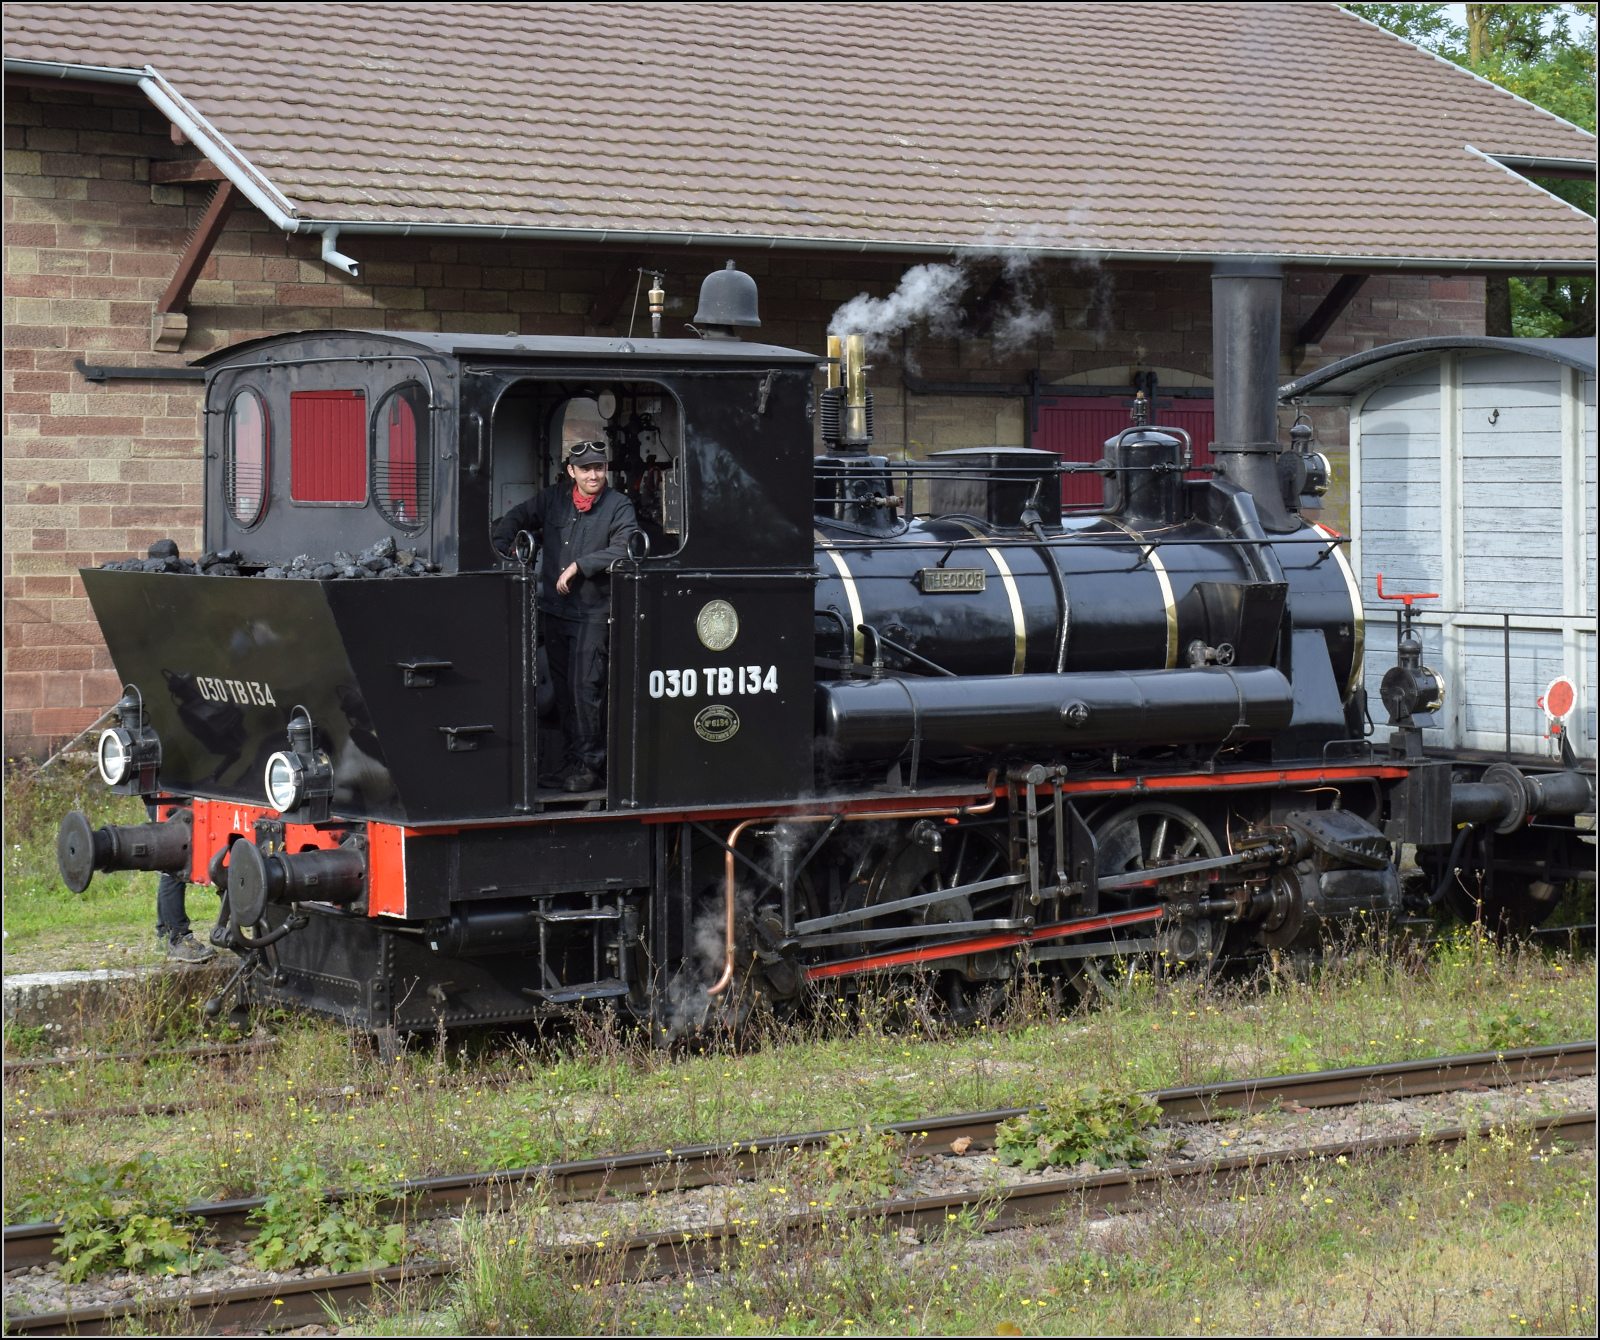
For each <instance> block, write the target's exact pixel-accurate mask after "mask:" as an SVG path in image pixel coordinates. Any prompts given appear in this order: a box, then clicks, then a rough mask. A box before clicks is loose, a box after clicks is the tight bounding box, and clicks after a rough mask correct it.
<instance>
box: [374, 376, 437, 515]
mask: <svg viewBox="0 0 1600 1340" xmlns="http://www.w3.org/2000/svg"><path fill="white" fill-rule="evenodd" d="M428 430H429V419H428V397H427V393H426V392H425V391H424V390H423V389H422V387H421V386H419V385H417V384H416V383H415V382H411V383H408V384H407V385H405V386H400V387H397V388H396V389H395V390H393V391H391V392H390V393H389V394H388V395H387V396H385V397H384V398H383V400H382V401H380V402H379V404H378V409H377V413H375V414H374V415H373V416H372V500H373V502H374V503H375V504H376V505H377V508H378V511H379V512H380V513H382V515H383V517H384V519H385V520H386V521H388V522H389V523H390V524H391V525H394V526H398V527H399V528H400V529H402V530H419V529H421V528H422V526H424V525H425V524H426V523H427V519H428V481H429V478H430V476H431V474H432V470H431V452H430V442H429V432H428Z"/></svg>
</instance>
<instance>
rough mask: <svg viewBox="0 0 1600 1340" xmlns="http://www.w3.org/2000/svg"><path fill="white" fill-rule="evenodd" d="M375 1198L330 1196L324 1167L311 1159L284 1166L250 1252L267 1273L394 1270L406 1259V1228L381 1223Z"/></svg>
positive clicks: (354, 1192) (256, 1216) (255, 1216)
mask: <svg viewBox="0 0 1600 1340" xmlns="http://www.w3.org/2000/svg"><path fill="white" fill-rule="evenodd" d="M376 1202H377V1197H376V1195H375V1194H374V1193H373V1192H372V1191H370V1190H368V1189H364V1188H360V1187H352V1188H347V1189H346V1190H345V1191H344V1192H343V1194H342V1195H340V1196H339V1197H338V1198H335V1197H333V1196H330V1195H329V1194H328V1189H327V1181H326V1176H325V1174H324V1173H323V1171H322V1169H321V1168H320V1167H318V1166H317V1165H316V1164H315V1163H314V1162H312V1161H310V1160H308V1159H296V1160H294V1161H293V1162H290V1163H286V1164H284V1165H282V1166H281V1169H280V1171H279V1173H278V1175H277V1177H276V1178H275V1181H274V1184H273V1186H272V1187H271V1189H270V1190H268V1192H267V1194H266V1197H265V1199H264V1200H263V1202H262V1204H261V1205H260V1206H259V1207H258V1208H257V1209H255V1210H253V1211H251V1214H250V1219H251V1221H252V1222H253V1223H255V1224H256V1225H257V1235H256V1239H255V1241H254V1243H253V1244H252V1245H251V1249H250V1250H251V1254H252V1255H253V1256H254V1257H255V1261H256V1264H257V1265H258V1266H260V1267H261V1269H263V1270H287V1269H288V1268H289V1267H291V1266H299V1265H323V1266H327V1267H328V1269H329V1270H331V1271H333V1272H335V1273H336V1274H337V1273H340V1272H343V1271H347V1270H376V1269H379V1268H380V1267H382V1266H392V1265H394V1264H395V1263H396V1262H398V1261H399V1260H400V1259H401V1258H402V1257H403V1256H404V1255H405V1225H404V1224H400V1223H393V1224H390V1223H380V1222H379V1216H378V1214H377V1206H376Z"/></svg>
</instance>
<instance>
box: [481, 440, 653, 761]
mask: <svg viewBox="0 0 1600 1340" xmlns="http://www.w3.org/2000/svg"><path fill="white" fill-rule="evenodd" d="M610 461H611V448H610V447H609V446H608V445H607V444H606V443H605V442H597V441H589V442H576V443H574V444H573V445H572V446H571V447H570V448H568V450H567V460H566V470H567V479H566V480H564V481H563V482H561V483H559V484H552V485H551V486H550V487H549V488H547V489H545V490H543V491H542V492H540V493H538V494H536V495H534V496H533V497H532V498H530V499H528V501H527V502H524V503H519V504H518V505H517V506H515V507H513V508H512V509H511V510H510V511H509V512H507V513H506V514H505V516H503V517H501V518H500V520H499V521H497V522H496V523H495V526H494V544H495V548H496V549H498V550H499V551H500V552H501V553H505V554H509V553H510V552H511V549H512V547H513V545H514V544H515V541H516V538H517V532H518V531H524V530H525V531H527V532H528V533H529V534H530V535H531V536H533V538H534V540H535V542H536V543H537V544H538V545H539V546H540V547H541V548H542V549H543V551H544V562H543V565H542V568H541V571H540V579H539V610H540V613H541V614H542V615H543V619H542V621H541V622H542V623H543V626H544V646H545V655H546V657H547V658H548V660H549V663H550V681H551V687H552V688H553V689H554V690H555V696H556V705H557V707H558V709H559V710H560V713H561V734H562V737H563V740H564V741H565V745H566V760H565V766H564V767H563V768H562V770H561V771H560V772H559V773H558V774H556V775H555V776H554V777H553V778H543V777H542V778H540V781H541V782H544V781H551V782H553V783H554V784H556V785H559V786H562V787H564V788H565V789H566V790H568V791H572V792H580V791H592V790H594V789H596V788H597V787H599V786H600V785H601V782H602V779H603V778H604V777H605V771H606V674H607V669H608V666H609V662H610V654H611V648H610V638H611V626H610V619H611V578H610V575H609V572H610V568H611V565H612V564H613V563H615V562H616V561H617V560H618V559H619V558H626V557H627V554H628V542H629V541H630V540H631V539H632V537H633V536H634V535H635V534H637V533H638V531H639V523H638V520H637V518H636V517H635V516H634V512H633V504H632V503H631V502H630V501H629V500H628V497H627V495H626V494H623V493H619V492H617V490H616V489H613V488H608V487H607V485H606V473H607V469H608V467H609V465H610Z"/></svg>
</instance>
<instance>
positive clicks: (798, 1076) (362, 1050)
mask: <svg viewBox="0 0 1600 1340" xmlns="http://www.w3.org/2000/svg"><path fill="white" fill-rule="evenodd" d="M1594 998H1595V972H1594V965H1593V963H1592V961H1587V960H1584V961H1574V960H1572V959H1569V958H1567V957H1565V956H1562V955H1555V954H1544V953H1541V952H1539V951H1537V950H1532V949H1527V948H1522V947H1513V948H1509V949H1504V950H1502V949H1497V948H1496V947H1495V946H1493V945H1492V944H1491V943H1488V942H1485V941H1483V940H1474V939H1472V938H1470V937H1465V936H1464V937H1463V938H1462V939H1460V940H1459V941H1456V942H1453V943H1452V944H1451V945H1450V946H1447V947H1445V948H1444V949H1442V950H1440V951H1437V952H1436V953H1435V955H1434V957H1433V958H1432V959H1431V960H1430V961H1428V962H1427V963H1426V964H1423V965H1421V966H1417V965H1415V964H1412V963H1410V962H1409V961H1407V960H1405V959H1401V958H1395V957H1391V956H1386V955H1383V954H1379V953H1376V952H1373V953H1367V954H1361V955H1350V956H1348V957H1345V958H1343V959H1339V960H1335V961H1332V962H1330V963H1328V964H1326V965H1324V966H1323V967H1320V968H1318V969H1316V970H1314V971H1311V972H1308V973H1305V974H1303V975H1294V974H1290V973H1288V972H1284V973H1280V974H1277V975H1271V974H1264V975H1262V976H1260V977H1257V978H1253V979H1250V980H1248V981H1242V982H1232V983H1222V984H1217V983H1210V984H1208V983H1206V982H1204V981H1202V980H1200V979H1198V978H1190V979H1182V978H1180V979H1178V980H1176V981H1168V982H1155V981H1152V980H1150V979H1149V978H1148V977H1139V978H1136V979H1135V980H1134V981H1133V982H1131V983H1129V984H1128V985H1126V986H1125V987H1124V988H1123V989H1122V990H1120V991H1119V992H1117V993H1116V995H1115V996H1114V997H1113V998H1111V999H1107V1000H1103V1001H1101V1002H1100V1003H1099V1004H1098V1006H1097V1007H1096V1008H1093V1009H1087V1008H1085V1009H1080V1010H1078V1011H1076V1012H1074V1013H1072V1014H1069V1015H1065V1016H1062V1015H1060V1014H1057V1013H1055V1012H1054V1009H1053V1006H1052V1002H1051V1001H1050V999H1049V997H1048V996H1046V995H1043V994H1042V993H1029V992H1024V993H1021V994H1019V995H1018V996H1017V997H1016V998H1014V1000H1013V1001H1012V1003H1011V1004H1010V1006H1009V1008H1008V1009H1007V1011H1006V1012H1005V1013H1004V1014H1003V1015H1002V1016H1000V1017H998V1018H996V1019H994V1020H993V1021H991V1022H990V1023H989V1024H987V1025H984V1026H980V1027H978V1028H976V1029H973V1030H969V1031H955V1030H952V1029H946V1028H942V1027H940V1026H938V1023H937V1020H933V1021H931V1022H932V1027H930V1026H928V1024H925V1023H924V1022H923V1020H922V1019H921V1018H919V1017H918V1016H916V1015H915V1014H914V1013H911V1014H909V1015H908V1013H907V1012H906V1011H905V1010H904V1009H903V1008H897V1006H896V1002H894V1001H890V1000H884V999H880V998H874V997H864V998H862V999H861V1000H858V1001H854V1002H842V1001H841V1002H834V1003H833V1005H832V1008H828V1007H827V1003H826V1002H824V1003H823V1005H824V1008H821V1009H820V1010H819V1011H818V1012H817V1014H816V1015H814V1016H813V1017H812V1018H810V1019H809V1020H807V1021H805V1022H803V1023H791V1024H778V1023H776V1022H771V1021H769V1022H768V1024H767V1025H766V1027H765V1030H764V1031H763V1033H762V1034H761V1035H760V1036H759V1037H756V1038H747V1039H745V1040H743V1041H742V1042H740V1043H737V1044H734V1043H728V1044H727V1045H725V1046H723V1047H720V1048H717V1047H712V1046H710V1045H709V1044H708V1045H707V1046H706V1047H705V1049H704V1050H703V1051H688V1052H679V1053H667V1052H662V1051H659V1050H656V1049H652V1048H651V1047H650V1046H649V1044H648V1041H647V1039H645V1038H644V1037H643V1036H642V1035H641V1033H640V1032H639V1031H638V1030H636V1029H630V1028H627V1027H625V1026H623V1025H619V1024H617V1023H615V1022H613V1021H611V1020H609V1019H607V1018H604V1017H602V1018H600V1019H588V1020H584V1021H582V1026H581V1027H579V1028H576V1029H566V1030H562V1031H560V1032H555V1033H551V1034H549V1035H546V1036H543V1037H539V1036H533V1037H515V1036H507V1037H504V1038H502V1039H501V1040H502V1041H503V1042H504V1043H505V1045H503V1046H498V1047H496V1048H493V1049H490V1048H487V1047H484V1046H482V1045H478V1043H475V1042H474V1040H473V1039H470V1038H469V1039H461V1040H450V1039H439V1040H436V1042H435V1044H434V1045H433V1046H431V1047H426V1046H417V1047H413V1049H411V1050H410V1051H408V1052H407V1053H406V1054H405V1055H404V1056H403V1057H402V1059H401V1060H400V1062H398V1063H397V1064H396V1065H394V1066H393V1067H384V1066H382V1065H381V1064H380V1063H379V1062H378V1060H377V1059H376V1057H375V1056H374V1055H373V1053H372V1051H371V1048H370V1047H369V1045H368V1044H367V1041H366V1039H365V1038H362V1037H358V1036H353V1035H351V1034H349V1033H347V1032H346V1031H344V1030H342V1029H340V1028H338V1027H335V1026H333V1025H330V1024H328V1023H326V1022H325V1021H321V1020H316V1019H310V1018H302V1017H291V1016H282V1017H280V1018H278V1019H277V1020H276V1021H275V1024H274V1026H275V1027H276V1029H277V1031H278V1035H279V1038H280V1045H279V1046H278V1047H277V1048H275V1049H274V1050H273V1051H270V1052H267V1053H264V1054H257V1055H247V1056H244V1057H236V1058H232V1059H218V1060H215V1061H211V1062H208V1063H206V1064H204V1065H197V1064H195V1063H192V1062H191V1063H184V1062H182V1061H178V1060H164V1061H161V1062H158V1063H153V1064H148V1065H144V1066H139V1065H134V1064H131V1063H121V1062H115V1063H91V1064H89V1065H83V1066H76V1067H69V1068H62V1069H59V1070H49V1071H41V1072H31V1073H25V1074H23V1075H20V1076H18V1077H17V1078H16V1079H15V1080H14V1081H12V1082H11V1083H9V1084H8V1085H7V1104H6V1110H7V1125H6V1132H5V1153H6V1169H7V1174H8V1175H7V1178H6V1182H5V1190H4V1195H5V1206H6V1213H7V1218H8V1220H12V1221H14V1220H15V1219H16V1218H17V1217H18V1215H19V1214H24V1213H32V1212H37V1211H40V1210H47V1209H48V1207H49V1205H50V1203H51V1200H52V1197H53V1196H54V1195H55V1194H56V1184H57V1179H58V1176H59V1174H58V1170H59V1169H62V1168H65V1167H73V1166H79V1165H82V1164H85V1163H89V1162H97V1161H105V1160H110V1159H120V1158H126V1157H131V1156H133V1155H135V1154H138V1153H140V1152H142V1151H144V1150H152V1151H154V1152H155V1153H156V1154H157V1156H158V1158H159V1160H160V1164H161V1168H162V1170H163V1171H162V1176H163V1177H165V1178H166V1179H167V1182H166V1185H168V1186H169V1187H170V1188H171V1189H172V1191H173V1193H174V1194H180V1195H182V1196H184V1197H193V1198H218V1197H226V1196H233V1195H246V1194H251V1193H253V1192H256V1191H259V1190H260V1189H261V1188H263V1187H265V1186H267V1185H269V1184H271V1183H272V1181H273V1180H274V1176H275V1170H276V1168H277V1167H278V1166H280V1165H281V1164H282V1163H283V1162H285V1161H290V1160H306V1159H309V1160H313V1161H315V1162H316V1163H317V1164H318V1165H319V1166H321V1167H322V1168H324V1169H326V1170H327V1172H328V1175H329V1177H330V1178H331V1179H332V1180H334V1181H335V1182H338V1181H340V1180H341V1179H350V1180H354V1181H372V1182H381V1181H386V1180H389V1179H392V1178H400V1177H407V1176H413V1177H414V1176H432V1175H440V1174H446V1173H459V1172H466V1171H471V1170H475V1169H481V1168H485V1167H508V1166H510V1167H516V1166H525V1165H528V1164H532V1163H539V1162H545V1161H551V1160H559V1159H573V1158H583V1157H589V1156H593V1155H596V1154H600V1153H606V1152H615V1151H623V1150H633V1149H651V1148H674V1147H682V1146H684V1145H688V1144H695V1143H702V1142H723V1141H731V1140H733V1139H736V1138H740V1137H750V1136H754V1135H762V1134H774V1133H782V1132H786V1131H796V1130H806V1129H816V1128H824V1127H847V1126H859V1125H862V1124H864V1123H865V1124H873V1125H878V1124H882V1123H885V1122H892V1121H899V1120H909V1119H912V1118H915V1117H919V1116H925V1115H930V1114H934V1113H944V1112H959V1111H973V1110H981V1109H988V1108H996V1107H1007V1106H1022V1105H1026V1104H1029V1103H1035V1102H1039V1101H1041V1100H1043V1099H1045V1098H1048V1097H1049V1096H1051V1095H1052V1094H1056V1093H1058V1092H1059V1091H1060V1090H1061V1089H1062V1088H1063V1087H1065V1086H1067V1085H1077V1084H1086V1083H1097V1084H1104V1085H1111V1086H1117V1087H1137V1088H1140V1089H1154V1088H1162V1087H1167V1086H1173V1085H1183V1084H1197V1083H1205V1082H1207V1081H1211V1080H1218V1079H1226V1078H1239V1077H1243V1076H1248V1075H1255V1074H1266V1073H1290V1072H1294V1071H1300V1070H1306V1069H1318V1068H1331V1067H1336V1066H1343V1065H1360V1064H1366V1063H1369V1062H1377V1061H1387V1060H1401V1059H1407V1058H1412V1057H1418V1056H1428V1055H1434V1054H1437V1053H1443V1052H1457V1051H1469V1050H1476V1049H1479V1048H1482V1047H1485V1046H1507V1045H1512V1044H1513V1043H1517V1044H1525V1043H1526V1044H1533V1043H1543V1042H1553V1041H1560V1040H1566V1039H1572V1038H1577V1037H1582V1036H1588V1035H1589V1034H1590V1032H1591V1031H1592V1028H1593V1011H1594ZM125 1023H126V1020H124V1024H125ZM479 1041H480V1042H481V1040H479ZM374 1083H377V1084H381V1085H382V1092H380V1093H378V1094H375V1095H372V1096H359V1089H360V1087H361V1086H365V1085H368V1084H374ZM346 1086H348V1087H350V1088H351V1089H352V1090H353V1091H357V1094H356V1096H351V1097H348V1098H346V1097H340V1096H336V1097H335V1099H334V1101H332V1102H331V1103H330V1102H328V1101H325V1100H317V1098H316V1095H315V1093H314V1092H308V1091H316V1090H323V1091H325V1090H327V1089H329V1088H332V1089H333V1090H335V1091H336V1093H337V1091H338V1090H340V1089H342V1088H343V1087H346ZM201 1097H204V1098H206V1099H208V1100H209V1101H211V1102H212V1103H213V1104H216V1105H215V1106H212V1107H208V1108H206V1109H205V1110H202V1111H199V1112H194V1113H189V1114H185V1115H180V1116H176V1117H149V1118H128V1119H112V1120H98V1121H95V1122H92V1123H62V1122H56V1121H48V1120H44V1119H42V1118H40V1117H37V1116H35V1115H33V1114H35V1113H39V1112H48V1111H51V1110H55V1109H61V1108H81V1107H101V1106H113V1105H122V1104H128V1103H135V1102H154V1101H163V1102H165V1101H173V1100H182V1099H187V1098H201Z"/></svg>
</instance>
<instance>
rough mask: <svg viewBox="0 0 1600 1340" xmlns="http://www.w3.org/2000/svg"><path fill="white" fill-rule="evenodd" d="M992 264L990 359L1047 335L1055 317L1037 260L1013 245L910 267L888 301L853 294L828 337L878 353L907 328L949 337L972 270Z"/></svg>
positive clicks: (961, 318) (958, 322) (958, 324)
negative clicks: (861, 339)
mask: <svg viewBox="0 0 1600 1340" xmlns="http://www.w3.org/2000/svg"><path fill="white" fill-rule="evenodd" d="M996 260H998V261H999V262H1000V282H1001V284H1002V285H1003V288H1002V292H1001V294H1000V298H999V304H998V307H997V309H996V310H995V312H994V313H993V316H992V318H991V321H990V323H989V329H988V332H987V333H988V338H989V340H990V342H991V346H992V348H993V351H994V353H995V354H996V355H998V356H1000V357H1005V356H1007V355H1009V354H1012V353H1015V352H1016V351H1017V350H1018V349H1021V348H1023V347H1025V346H1026V345H1028V344H1030V343H1032V342H1033V341H1035V340H1037V339H1040V338H1041V337H1043V336H1045V335H1048V334H1049V333H1050V332H1051V330H1053V329H1054V327H1055V318H1054V316H1053V314H1052V313H1051V310H1050V306H1049V303H1048V302H1047V301H1044V300H1043V299H1042V296H1041V293H1040V289H1041V287H1042V286H1041V283H1040V277H1039V272H1038V268H1037V257H1036V256H1035V255H1034V253H1033V252H1030V251H1027V250H1023V249H1018V248H1014V247H1007V248H1005V249H1003V250H1001V249H996V250H992V251H990V250H984V249H979V250H975V251H973V252H971V253H969V254H966V255H963V256H961V257H960V258H958V259H957V260H956V261H955V262H954V263H952V264H943V263H939V262H930V263H928V264H925V265H914V266H912V267H911V268H910V269H909V270H907V271H906V272H905V274H903V275H902V276H901V277H900V283H899V284H898V285H897V286H896V287H895V290H894V292H893V293H891V294H889V296H888V297H886V298H874V297H873V296H872V295H871V294H868V293H858V294H856V296H855V297H853V298H851V299H850V301H849V302H847V303H845V304H843V305H842V306H841V307H840V308H839V309H838V310H837V311H836V312H834V314H833V317H832V319H831V320H830V321H829V322H828V334H830V335H837V336H841V337H842V336H845V335H864V336H866V340H867V349H868V351H869V352H870V353H873V354H881V353H883V352H884V351H885V350H887V349H888V348H889V344H890V341H891V340H893V339H894V338H895V337H896V336H898V335H901V334H903V333H904V332H907V331H909V330H911V329H912V328H913V327H921V328H923V329H925V330H926V332H927V334H928V335H930V336H932V337H934V338H937V339H949V338H951V337H953V336H955V335H958V334H960V333H961V329H962V326H963V324H964V322H965V318H966V313H965V312H964V310H963V309H962V304H961V300H962V297H963V296H964V295H965V293H966V291H967V289H968V288H969V287H970V286H971V284H972V282H973V278H974V270H975V268H976V267H977V266H979V265H987V264H992V263H993V262H994V261H996ZM990 273H993V272H992V271H991V272H990Z"/></svg>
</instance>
